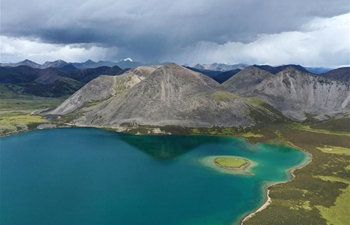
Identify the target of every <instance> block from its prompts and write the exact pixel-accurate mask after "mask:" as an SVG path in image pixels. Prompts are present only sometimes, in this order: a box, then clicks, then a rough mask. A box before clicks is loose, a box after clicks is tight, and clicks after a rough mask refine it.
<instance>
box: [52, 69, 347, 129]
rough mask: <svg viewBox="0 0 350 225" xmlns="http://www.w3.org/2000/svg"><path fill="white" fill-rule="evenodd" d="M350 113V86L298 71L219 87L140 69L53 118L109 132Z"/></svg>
mask: <svg viewBox="0 0 350 225" xmlns="http://www.w3.org/2000/svg"><path fill="white" fill-rule="evenodd" d="M252 97H253V98H252ZM259 99H260V100H259ZM269 104H270V105H269ZM276 109H277V110H276ZM349 109H350V92H349V85H348V84H344V83H340V82H336V81H330V80H328V79H326V78H322V77H315V76H313V75H311V74H307V73H304V72H300V71H298V70H296V69H293V68H287V69H285V70H283V71H281V72H280V73H278V74H276V75H272V74H270V73H268V72H266V71H264V70H260V69H259V68H256V67H248V68H246V69H244V70H243V71H241V72H240V73H238V74H236V75H235V76H234V77H232V78H230V79H229V80H228V81H226V82H225V83H223V84H222V85H220V84H219V83H217V82H216V81H214V80H212V79H211V78H209V77H207V76H205V75H203V74H200V73H197V72H194V71H191V70H188V69H186V68H184V67H181V66H179V65H176V64H173V63H171V64H167V65H165V66H158V67H138V68H135V69H133V70H129V71H127V72H125V73H124V74H122V75H120V76H115V77H108V76H100V77H99V78H97V79H95V80H93V81H91V82H90V83H88V84H87V85H85V86H84V87H83V88H82V89H81V90H79V91H78V92H76V93H75V94H74V95H72V96H71V97H70V98H69V99H67V100H66V101H65V102H64V103H62V104H61V105H60V106H59V107H58V108H57V109H55V110H54V111H53V112H52V114H61V115H64V114H68V113H71V112H73V111H74V112H75V117H74V118H73V119H72V122H73V123H76V124H80V125H94V126H106V127H118V126H120V125H121V124H124V123H129V124H142V125H159V126H163V125H176V126H186V127H211V126H221V127H233V126H235V127H238V126H241V127H251V126H255V125H257V124H260V123H269V122H273V121H276V120H282V119H283V118H284V116H286V117H288V118H291V119H294V120H303V119H304V118H305V114H304V113H305V112H306V113H311V114H314V115H315V116H316V117H317V118H323V117H324V116H325V115H330V116H334V115H337V114H342V113H345V112H347V111H349ZM278 111H280V112H282V113H283V114H284V116H283V115H282V114H281V113H279V112H278ZM77 112H78V113H77Z"/></svg>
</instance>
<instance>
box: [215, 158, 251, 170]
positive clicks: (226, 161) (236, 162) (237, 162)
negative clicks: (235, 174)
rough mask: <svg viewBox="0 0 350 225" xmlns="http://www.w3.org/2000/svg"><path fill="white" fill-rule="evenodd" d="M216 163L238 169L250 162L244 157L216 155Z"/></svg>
mask: <svg viewBox="0 0 350 225" xmlns="http://www.w3.org/2000/svg"><path fill="white" fill-rule="evenodd" d="M214 162H215V164H217V165H218V166H221V167H224V168H227V169H231V168H235V169H238V168H240V167H242V166H244V165H246V164H247V163H248V161H247V160H245V159H242V158H236V157H216V158H215V159H214Z"/></svg>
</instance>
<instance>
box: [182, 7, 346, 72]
mask: <svg viewBox="0 0 350 225" xmlns="http://www.w3.org/2000/svg"><path fill="white" fill-rule="evenodd" d="M349 21H350V13H348V14H344V15H340V16H336V17H332V18H315V19H313V20H312V21H310V22H309V23H307V24H305V25H304V26H303V29H302V30H301V31H293V32H282V33H278V34H264V35H260V36H259V37H258V38H257V39H256V40H255V41H253V42H250V43H246V44H244V43H241V42H227V43H225V44H222V45H218V44H215V43H210V42H201V43H199V44H197V45H196V46H195V47H193V48H188V49H186V50H185V52H184V53H183V54H180V55H179V56H178V57H177V59H179V60H183V61H185V62H205V63H210V62H230V63H240V62H245V63H251V64H253V63H256V64H271V65H281V64H289V63H295V64H301V65H305V66H330V67H332V66H342V65H350V58H349V57H350V24H349Z"/></svg>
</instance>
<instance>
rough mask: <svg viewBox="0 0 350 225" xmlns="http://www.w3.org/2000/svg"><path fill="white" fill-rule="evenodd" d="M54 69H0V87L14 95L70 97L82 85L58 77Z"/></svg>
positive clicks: (25, 67) (24, 67)
mask: <svg viewBox="0 0 350 225" xmlns="http://www.w3.org/2000/svg"><path fill="white" fill-rule="evenodd" d="M54 70H55V68H50V69H46V70H45V71H43V70H41V69H35V68H32V67H29V66H19V67H14V68H0V85H2V86H5V87H6V88H7V89H8V90H10V91H12V92H13V93H15V94H30V95H36V96H43V97H60V96H64V95H71V94H73V93H74V92H75V91H77V90H79V89H80V88H81V87H82V86H83V85H84V84H83V83H82V82H79V81H76V80H74V79H71V78H68V77H63V76H59V75H58V74H59V73H57V71H54Z"/></svg>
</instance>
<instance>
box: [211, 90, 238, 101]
mask: <svg viewBox="0 0 350 225" xmlns="http://www.w3.org/2000/svg"><path fill="white" fill-rule="evenodd" d="M212 98H213V99H214V100H216V101H221V102H229V101H233V100H235V99H237V98H238V96H237V95H234V94H231V93H229V92H227V91H215V92H214V93H213V95H212Z"/></svg>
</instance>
